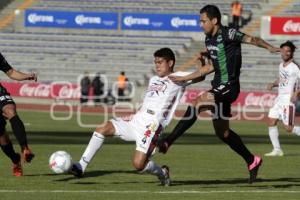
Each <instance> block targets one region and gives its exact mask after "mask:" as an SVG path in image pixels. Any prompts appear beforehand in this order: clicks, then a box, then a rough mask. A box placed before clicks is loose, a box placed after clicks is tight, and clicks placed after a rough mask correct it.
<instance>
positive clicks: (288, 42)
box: [280, 40, 297, 53]
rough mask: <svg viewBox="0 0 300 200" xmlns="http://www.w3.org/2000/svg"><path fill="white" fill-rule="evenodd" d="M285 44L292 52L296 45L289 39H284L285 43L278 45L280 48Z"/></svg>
mask: <svg viewBox="0 0 300 200" xmlns="http://www.w3.org/2000/svg"><path fill="white" fill-rule="evenodd" d="M285 46H287V47H290V48H291V51H292V52H293V53H294V52H295V50H296V48H297V47H296V46H295V45H294V44H293V42H291V41H289V40H288V41H286V42H285V43H282V44H281V45H280V48H282V47H285Z"/></svg>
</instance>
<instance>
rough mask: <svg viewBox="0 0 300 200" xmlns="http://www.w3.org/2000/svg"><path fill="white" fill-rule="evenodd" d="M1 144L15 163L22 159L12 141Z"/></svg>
mask: <svg viewBox="0 0 300 200" xmlns="http://www.w3.org/2000/svg"><path fill="white" fill-rule="evenodd" d="M0 146H1V149H2V151H3V152H4V153H5V155H6V156H7V157H9V158H10V159H11V161H12V162H13V163H15V164H17V163H18V162H19V161H20V155H19V154H17V153H16V152H15V150H14V147H13V145H12V143H11V142H10V143H8V144H5V145H0Z"/></svg>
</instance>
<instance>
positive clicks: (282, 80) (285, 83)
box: [277, 62, 300, 104]
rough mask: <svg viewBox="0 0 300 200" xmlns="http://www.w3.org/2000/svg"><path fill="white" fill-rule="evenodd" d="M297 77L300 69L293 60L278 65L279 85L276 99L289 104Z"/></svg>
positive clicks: (295, 87) (299, 76)
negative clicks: (285, 64)
mask: <svg viewBox="0 0 300 200" xmlns="http://www.w3.org/2000/svg"><path fill="white" fill-rule="evenodd" d="M298 78H300V69H299V67H298V65H296V64H295V63H294V62H290V63H289V64H288V65H287V66H285V67H284V66H283V63H280V65H279V85H278V97H277V101H280V102H282V103H284V104H289V103H290V99H291V96H292V95H293V93H294V92H295V91H296V90H297V88H298Z"/></svg>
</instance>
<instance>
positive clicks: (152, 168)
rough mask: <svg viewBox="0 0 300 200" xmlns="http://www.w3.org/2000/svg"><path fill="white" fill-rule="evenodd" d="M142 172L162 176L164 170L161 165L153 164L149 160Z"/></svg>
mask: <svg viewBox="0 0 300 200" xmlns="http://www.w3.org/2000/svg"><path fill="white" fill-rule="evenodd" d="M144 172H148V173H150V174H153V175H155V176H158V177H164V172H163V170H162V169H161V167H160V166H158V165H157V164H155V163H154V162H153V161H152V160H149V162H148V163H147V165H146V166H145V168H144V169H143V171H142V173H144Z"/></svg>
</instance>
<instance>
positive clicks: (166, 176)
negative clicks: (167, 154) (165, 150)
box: [159, 165, 171, 186]
mask: <svg viewBox="0 0 300 200" xmlns="http://www.w3.org/2000/svg"><path fill="white" fill-rule="evenodd" d="M161 169H162V171H163V173H164V175H163V176H162V177H159V180H160V183H161V185H163V186H170V185H171V179H170V174H169V172H170V170H169V167H168V166H166V165H163V166H162V167H161Z"/></svg>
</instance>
